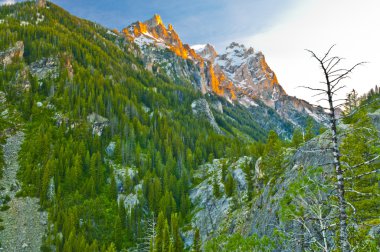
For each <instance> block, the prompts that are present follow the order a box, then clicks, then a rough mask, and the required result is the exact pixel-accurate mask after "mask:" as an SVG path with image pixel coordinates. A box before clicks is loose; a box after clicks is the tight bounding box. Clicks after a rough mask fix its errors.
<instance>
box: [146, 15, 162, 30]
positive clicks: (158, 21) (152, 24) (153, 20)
mask: <svg viewBox="0 0 380 252" xmlns="http://www.w3.org/2000/svg"><path fill="white" fill-rule="evenodd" d="M144 23H145V24H146V25H147V26H148V27H150V28H153V27H156V26H158V25H164V22H162V18H161V16H160V15H158V14H154V16H153V17H152V18H151V19H149V20H147V21H145V22H144Z"/></svg>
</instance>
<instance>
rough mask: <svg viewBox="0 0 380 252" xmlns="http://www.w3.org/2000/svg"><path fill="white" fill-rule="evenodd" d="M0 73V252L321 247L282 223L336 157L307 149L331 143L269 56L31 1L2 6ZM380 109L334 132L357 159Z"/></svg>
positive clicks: (361, 222) (374, 106) (374, 100)
mask: <svg viewBox="0 0 380 252" xmlns="http://www.w3.org/2000/svg"><path fill="white" fill-rule="evenodd" d="M0 65H1V68H0V141H1V143H2V145H1V148H0V183H1V184H0V210H1V211H0V248H2V249H3V250H4V251H39V250H41V251H57V252H66V251H91V252H92V251H94V252H95V251H96V252H98V251H102V252H103V251H107V252H108V251H109V252H111V251H112V252H113V251H157V252H164V251H165V252H166V251H171V252H182V251H196V252H199V251H295V250H297V251H303V250H312V249H315V248H318V247H315V246H317V245H318V244H317V243H308V242H306V241H308V240H309V239H311V237H314V236H313V235H314V233H318V232H317V231H316V228H315V227H314V226H312V225H311V226H309V225H306V226H304V227H301V229H300V227H299V226H297V224H295V223H294V222H292V221H293V219H292V218H290V217H289V215H287V213H288V212H289V211H290V210H293V209H295V207H293V205H294V204H295V203H294V202H292V200H291V195H290V193H291V192H297V191H296V190H295V189H294V188H299V187H301V188H304V187H302V186H299V187H297V185H298V184H297V185H296V183H301V182H300V181H304V180H302V179H301V178H304V177H303V176H304V175H305V174H308V173H307V172H308V169H303V167H305V168H306V167H308V166H319V161H326V162H327V163H328V162H329V161H331V160H330V158H331V157H330V156H328V155H324V154H320V153H319V154H310V153H311V152H312V151H313V150H315V149H316V148H319V147H320V146H328V143H327V142H326V140H325V138H326V136H328V134H329V132H328V131H325V128H324V126H325V124H326V123H327V122H326V118H327V114H326V113H325V112H324V110H323V109H322V108H321V107H317V106H313V105H311V104H309V103H307V102H306V101H303V100H300V99H297V98H295V97H292V96H289V95H287V94H286V92H285V90H284V88H283V87H282V86H281V85H280V84H279V82H278V80H277V78H276V75H275V73H274V72H273V71H272V70H271V69H270V67H269V66H268V64H267V63H266V61H265V57H264V55H263V53H261V52H258V51H255V50H254V49H252V48H246V47H245V46H243V45H239V44H237V43H231V44H230V45H229V46H228V47H227V48H226V50H225V52H222V53H218V52H216V51H215V49H214V48H213V47H212V46H211V45H209V44H206V45H202V46H189V45H187V44H184V43H183V42H182V41H181V39H180V37H179V35H178V34H177V33H176V31H175V30H174V27H173V26H172V25H168V26H166V25H164V23H163V21H162V19H161V17H160V16H159V15H155V16H154V17H153V18H152V19H150V20H148V21H145V22H135V23H133V24H130V25H129V26H127V27H126V28H124V29H122V30H121V31H117V30H110V29H108V28H105V27H103V26H101V25H99V24H97V23H94V22H91V21H87V20H83V19H80V18H78V17H75V16H72V15H71V14H69V13H68V12H67V11H65V10H63V9H62V8H60V7H59V6H57V5H55V4H53V3H51V2H46V1H44V0H39V1H37V2H35V1H26V2H22V3H16V4H12V5H3V6H1V7H0ZM379 108H380V101H379V94H378V93H376V94H373V96H371V97H370V98H368V99H366V100H365V101H363V105H362V106H361V107H359V108H357V109H356V110H355V111H354V110H353V112H352V114H350V116H351V117H349V118H348V119H346V120H345V121H342V126H341V129H342V136H341V141H342V142H344V141H346V142H345V143H346V145H345V146H346V149H345V151H346V152H347V154H350V153H351V152H350V151H351V150H358V151H357V153H359V154H357V153H356V152H355V154H357V155H356V156H355V158H356V159H357V160H361V159H360V158H361V157H362V156H363V157H364V156H366V155H367V156H372V155H373V154H374V153H376V152H377V151H378V149H377V147H376V146H378V145H377V144H378V142H379V140H378V138H377V134H373V132H372V131H371V134H369V135H368V132H367V133H366V134H367V136H368V139H370V140H371V141H368V142H367V145H363V146H359V145H357V146H356V145H354V144H353V143H359V142H360V141H359V140H357V141H356V140H352V139H351V138H350V139H351V140H352V141H351V140H350V139H347V137H346V138H345V136H346V135H350V134H349V132H350V131H349V129H350V128H351V127H352V128H353V129H357V128H359V126H360V125H363V124H366V125H367V126H368V127H367V129H369V128H370V129H371V130H376V126H377V127H378V126H379V125H378V124H379V123H378V122H379V114H380V112H379V110H378V109H379ZM372 122H374V125H372ZM343 123H344V124H343ZM357 125H359V126H357ZM355 127H357V128H355ZM319 133H322V134H321V135H320V136H318V134H319ZM346 133H347V134H346ZM363 134H364V133H363ZM351 137H354V136H351ZM350 141H351V142H350ZM352 146H354V147H355V148H352ZM364 147H365V148H364ZM375 147H376V148H375ZM326 148H328V147H326ZM359 150H365V151H359ZM359 156H360V157H359ZM347 162H349V161H347ZM327 170H331V167H330V168H328V169H327ZM327 170H326V171H327ZM318 174H319V173H318ZM322 175H323V174H322ZM322 175H321V177H323V178H324V179H325V178H327V177H328V176H324V175H323V176H322ZM318 178H319V179H320V177H318ZM320 180H321V181H322V180H323V179H320ZM318 181H319V180H318ZM323 181H324V180H323ZM376 181H378V179H377V174H372V173H371V174H369V177H368V179H366V180H365V182H364V183H361V184H357V185H356V184H355V185H353V186H357V187H358V188H359V189H358V190H363V193H367V192H369V191H375V192H377V191H378V188H377V187H376V185H377V184H376ZM375 184H376V185H375ZM287 188H292V189H293V191H290V192H288V191H287ZM303 193H305V192H303ZM323 193H325V194H323V195H328V192H326V191H323ZM377 195H380V194H377ZM326 197H327V196H326ZM349 197H350V199H351V200H352V202H353V206H354V207H356V212H357V213H358V215H357V220H358V225H357V226H355V228H354V230H353V231H352V234H355V235H352V237H351V239H352V242H358V241H360V242H362V243H360V244H362V245H363V248H366V251H372V250H370V249H372V248H375V250H373V251H376V249H377V248H378V247H377V246H378V245H379V236H378V233H379V232H378V231H379V230H380V228H379V226H378V225H379V223H380V222H379V218H378V216H379V213H380V210H379V208H378V204H377V203H376V202H378V200H379V198H378V196H371V197H369V196H368V197H367V196H366V197H363V195H361V197H359V198H358V197H356V196H355V195H351V194H349ZM289 209H290V210H289ZM366 211H367V212H366ZM299 212H302V211H301V210H300V211H299ZM297 213H298V212H297ZM305 227H306V228H310V230H311V231H310V232H309V233H307V232H305V235H304V236H302V239H301V238H300V240H294V239H291V238H289V237H287V236H286V234H291V233H292V232H295V230H303V229H302V228H305ZM331 232H332V231H331ZM357 233H360V236H359V235H357ZM315 237H317V235H315ZM331 237H332V238H331ZM331 237H330V238H329V240H328V243H329V244H332V247H333V246H334V244H335V243H334V242H335V240H334V237H333V235H332V236H331ZM313 239H314V238H313ZM318 239H319V238H315V239H314V240H313V241H316V242H318V241H319V240H318ZM300 241H301V242H300ZM315 244H317V245H315ZM316 250H318V249H316ZM359 251H360V250H359Z"/></svg>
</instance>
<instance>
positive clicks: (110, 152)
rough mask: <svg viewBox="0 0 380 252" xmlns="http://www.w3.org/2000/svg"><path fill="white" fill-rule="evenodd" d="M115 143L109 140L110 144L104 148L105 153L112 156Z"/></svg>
mask: <svg viewBox="0 0 380 252" xmlns="http://www.w3.org/2000/svg"><path fill="white" fill-rule="evenodd" d="M115 147H116V143H115V142H110V144H109V145H108V146H107V148H106V153H107V155H108V156H109V157H112V156H113V154H114V152H115Z"/></svg>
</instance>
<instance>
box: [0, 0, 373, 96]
mask: <svg viewBox="0 0 380 252" xmlns="http://www.w3.org/2000/svg"><path fill="white" fill-rule="evenodd" d="M5 2H8V3H11V2H14V0H13V1H12V0H0V3H5ZM53 2H54V3H56V4H58V5H60V6H62V7H63V8H65V9H67V10H68V11H70V12H71V13H72V14H74V15H76V16H79V17H82V18H86V19H89V20H92V21H96V22H98V23H100V24H102V25H104V26H106V27H109V28H117V29H119V30H121V29H122V28H123V27H126V26H128V25H129V24H130V23H132V22H134V21H137V20H140V21H144V20H147V19H149V18H150V17H152V16H153V15H154V14H156V13H157V14H159V15H161V17H162V19H163V21H164V22H165V23H166V24H169V23H171V24H173V26H174V28H175V30H176V31H177V32H178V34H179V35H180V37H181V39H182V41H183V42H184V43H188V44H190V45H194V44H205V43H210V44H212V45H214V46H215V47H216V49H217V51H218V52H220V53H221V52H223V49H224V48H225V47H226V46H227V45H229V44H230V43H231V42H232V41H236V42H239V43H243V44H245V45H246V46H252V47H253V48H254V49H255V50H259V51H262V52H263V53H264V55H265V57H266V60H267V63H268V64H269V66H270V67H271V68H272V69H273V70H274V72H275V73H276V74H277V77H278V80H279V82H280V84H281V85H282V86H283V87H284V89H285V90H286V92H287V93H288V94H289V95H294V96H297V97H299V98H302V99H305V100H308V101H310V102H313V103H316V100H317V98H313V97H311V96H312V93H311V92H309V91H308V90H305V89H302V88H299V86H304V85H308V86H318V85H320V84H319V81H321V80H322V79H321V77H322V75H321V71H320V69H319V68H318V64H317V62H316V61H314V60H313V59H311V57H310V55H309V54H308V53H307V52H306V51H305V50H304V49H311V50H313V51H315V52H316V53H317V54H322V53H324V52H325V51H326V50H327V49H328V48H329V47H330V46H331V45H333V44H336V47H335V49H334V51H333V53H334V54H336V55H337V56H340V57H344V58H345V59H346V60H345V61H344V62H343V64H342V66H343V67H346V66H351V65H353V64H355V63H357V62H359V61H366V62H368V63H367V64H365V65H364V66H362V67H360V68H358V69H357V70H356V71H355V72H354V73H353V74H352V75H351V79H349V80H347V81H346V83H345V84H346V85H347V88H346V89H345V90H343V93H342V95H344V93H345V92H348V91H350V90H352V89H353V88H355V89H356V90H357V91H358V92H359V93H361V94H362V93H364V92H367V91H368V90H369V89H370V88H372V87H374V86H375V85H376V84H377V85H379V84H380V77H379V75H378V74H377V73H378V72H380V50H379V47H380V32H379V27H380V16H379V13H380V0H360V1H359V0H233V1H232V0H191V1H189V0H187V1H185V0H96V1H94V0H53Z"/></svg>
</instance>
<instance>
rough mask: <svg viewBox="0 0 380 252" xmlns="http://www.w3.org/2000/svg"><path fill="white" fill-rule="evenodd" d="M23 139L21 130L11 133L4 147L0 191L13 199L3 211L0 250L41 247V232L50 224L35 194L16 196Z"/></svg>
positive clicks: (3, 195) (11, 251) (30, 249)
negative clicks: (19, 155) (23, 196)
mask: <svg viewBox="0 0 380 252" xmlns="http://www.w3.org/2000/svg"><path fill="white" fill-rule="evenodd" d="M23 140H24V133H23V132H21V131H19V132H17V133H16V134H14V135H12V136H9V137H8V139H7V142H6V144H5V145H4V146H3V149H4V160H5V166H4V176H3V178H2V179H1V180H0V189H1V191H0V195H1V199H4V198H5V196H6V195H8V196H9V197H10V201H9V202H8V203H6V204H5V205H7V206H9V209H7V210H6V211H1V212H0V218H1V219H2V220H3V222H2V223H1V225H2V226H3V227H4V228H5V229H4V230H3V231H0V242H1V248H0V251H7V252H13V251H17V252H19V251H31V252H34V251H40V248H41V244H42V236H43V234H44V233H45V226H46V225H47V216H46V214H45V213H44V212H41V211H39V203H38V199H36V198H29V197H27V198H22V197H16V193H17V191H19V190H20V189H21V185H20V183H19V182H18V180H17V177H16V175H17V172H18V169H19V163H18V153H19V151H20V149H21V144H22V142H23Z"/></svg>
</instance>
